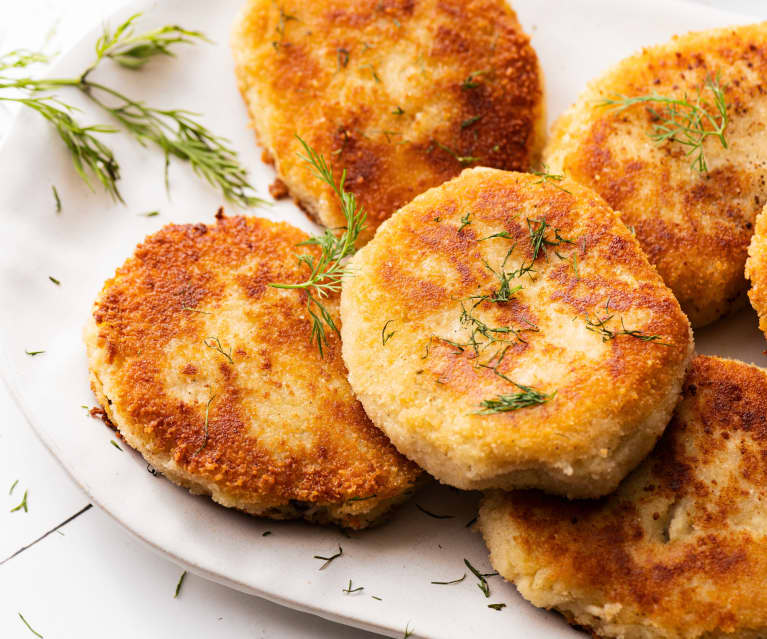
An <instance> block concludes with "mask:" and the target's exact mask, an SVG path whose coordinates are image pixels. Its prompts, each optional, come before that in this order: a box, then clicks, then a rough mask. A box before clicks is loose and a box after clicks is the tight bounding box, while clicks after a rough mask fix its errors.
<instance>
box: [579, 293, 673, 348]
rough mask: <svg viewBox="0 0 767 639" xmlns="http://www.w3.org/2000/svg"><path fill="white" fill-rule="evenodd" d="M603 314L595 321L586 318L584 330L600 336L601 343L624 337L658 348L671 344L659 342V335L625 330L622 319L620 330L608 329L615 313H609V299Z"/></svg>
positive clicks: (621, 319)
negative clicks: (649, 343)
mask: <svg viewBox="0 0 767 639" xmlns="http://www.w3.org/2000/svg"><path fill="white" fill-rule="evenodd" d="M605 313H607V315H605V316H604V317H596V318H595V319H591V318H590V317H588V316H587V317H586V328H587V329H588V330H590V331H592V332H593V333H598V334H599V335H601V337H602V341H603V342H609V341H610V340H612V339H615V338H616V337H619V336H621V335H626V336H627V337H633V338H635V339H638V340H640V341H642V342H653V343H655V344H658V345H659V346H671V344H668V343H667V342H662V341H660V340H661V339H662V338H661V336H660V335H648V334H647V333H645V332H644V331H641V330H638V329H627V328H626V325H625V324H624V323H623V317H621V318H620V324H621V328H620V330H614V329H611V328H609V327H608V326H607V324H608V323H609V322H610V320H612V319H613V318H614V317H615V313H610V300H609V299H608V300H607V302H605Z"/></svg>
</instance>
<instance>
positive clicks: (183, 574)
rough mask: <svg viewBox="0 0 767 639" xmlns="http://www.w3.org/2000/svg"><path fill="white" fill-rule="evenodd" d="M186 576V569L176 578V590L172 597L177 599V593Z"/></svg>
mask: <svg viewBox="0 0 767 639" xmlns="http://www.w3.org/2000/svg"><path fill="white" fill-rule="evenodd" d="M185 578H186V570H185V571H184V572H182V573H181V576H180V577H179V578H178V583H177V584H176V591H175V592H174V593H173V598H174V599H178V595H179V593H180V592H181V586H182V585H183V583H184V579H185Z"/></svg>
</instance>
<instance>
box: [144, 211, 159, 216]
mask: <svg viewBox="0 0 767 639" xmlns="http://www.w3.org/2000/svg"><path fill="white" fill-rule="evenodd" d="M158 215H160V211H147V212H146V213H139V217H157V216H158Z"/></svg>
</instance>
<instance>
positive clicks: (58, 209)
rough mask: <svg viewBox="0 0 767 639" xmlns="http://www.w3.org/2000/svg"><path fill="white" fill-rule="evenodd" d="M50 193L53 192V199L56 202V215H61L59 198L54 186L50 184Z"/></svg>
mask: <svg viewBox="0 0 767 639" xmlns="http://www.w3.org/2000/svg"><path fill="white" fill-rule="evenodd" d="M51 191H53V198H54V199H55V200H56V213H61V198H60V197H59V192H58V190H57V189H56V185H55V184H51Z"/></svg>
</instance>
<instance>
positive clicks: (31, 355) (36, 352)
mask: <svg viewBox="0 0 767 639" xmlns="http://www.w3.org/2000/svg"><path fill="white" fill-rule="evenodd" d="M24 352H25V353H26V354H27V355H29V356H30V357H34V356H35V355H42V354H43V353H44V352H45V351H30V350H29V349H26V348H25V349H24Z"/></svg>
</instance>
